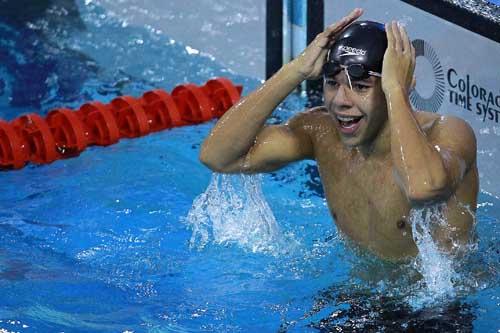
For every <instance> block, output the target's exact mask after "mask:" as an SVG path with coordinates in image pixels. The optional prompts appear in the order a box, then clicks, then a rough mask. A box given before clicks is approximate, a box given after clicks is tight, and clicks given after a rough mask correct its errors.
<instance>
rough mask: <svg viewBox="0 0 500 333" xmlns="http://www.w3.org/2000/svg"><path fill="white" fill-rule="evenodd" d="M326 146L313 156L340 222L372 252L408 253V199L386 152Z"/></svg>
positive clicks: (329, 200)
mask: <svg viewBox="0 0 500 333" xmlns="http://www.w3.org/2000/svg"><path fill="white" fill-rule="evenodd" d="M324 150H325V151H324V153H321V151H318V152H320V154H318V155H317V156H316V160H317V162H318V168H319V171H320V176H321V181H322V183H323V187H324V190H325V196H326V199H327V201H328V206H329V209H330V211H331V213H332V215H333V217H334V218H335V221H336V224H337V226H338V228H339V229H340V230H341V231H342V232H343V233H345V234H347V235H348V236H349V237H351V238H352V239H354V240H356V241H358V242H360V243H363V244H364V245H366V246H368V247H369V248H372V249H373V250H375V251H376V252H380V253H383V254H384V253H385V254H390V253H393V252H400V251H404V252H408V254H411V253H412V252H413V251H414V250H415V249H414V242H413V239H412V237H411V226H410V223H409V219H408V216H409V211H410V204H409V202H408V200H407V198H406V196H405V194H404V193H403V192H402V190H401V189H400V187H399V186H398V184H397V183H396V179H395V178H394V174H393V167H392V163H391V160H390V156H387V158H370V159H365V158H363V157H362V156H361V155H360V154H359V153H356V152H355V151H349V150H342V151H341V152H340V153H339V151H338V150H336V151H335V154H328V150H329V149H328V148H325V149H324Z"/></svg>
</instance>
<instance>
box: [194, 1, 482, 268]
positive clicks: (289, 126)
mask: <svg viewBox="0 0 500 333" xmlns="http://www.w3.org/2000/svg"><path fill="white" fill-rule="evenodd" d="M361 15H362V9H355V10H354V11H352V12H351V13H350V14H349V15H347V16H346V17H344V18H343V19H342V20H340V21H339V22H337V23H335V24H332V25H331V26H329V27H327V28H326V29H325V31H323V32H322V33H320V34H319V35H318V36H317V37H316V38H315V39H314V41H313V42H312V43H311V44H310V45H309V46H308V47H307V48H306V49H305V50H304V52H303V53H302V54H301V55H300V56H299V57H297V58H296V59H295V60H293V61H291V62H290V63H288V64H286V65H284V66H283V67H282V68H281V69H280V70H279V71H278V72H277V73H276V74H275V75H274V76H272V77H271V78H270V79H269V80H267V81H266V82H265V83H264V84H263V85H262V86H261V87H260V88H258V89H257V90H255V91H254V92H252V93H251V94H250V95H248V96H247V97H246V98H244V99H243V100H242V101H240V102H239V103H238V104H236V105H234V106H233V107H232V108H231V109H230V110H229V111H228V112H227V113H226V114H225V115H224V116H223V117H222V118H221V119H220V120H219V121H218V122H217V124H216V125H215V127H214V128H213V129H212V131H211V133H210V135H209V136H208V137H207V138H206V140H205V141H204V143H203V146H202V149H201V153H200V160H201V161H202V162H203V163H204V164H205V165H207V166H208V167H209V168H210V169H212V170H214V171H216V172H221V173H248V174H251V173H259V172H269V171H273V170H276V169H279V168H281V167H283V166H285V165H287V164H288V163H291V162H294V161H299V160H304V159H311V160H316V162H317V165H318V169H319V172H320V176H321V182H322V184H323V188H324V190H325V196H326V199H327V202H328V207H329V209H330V212H331V214H332V216H335V222H336V224H337V226H338V229H339V230H340V231H341V232H342V233H343V234H345V235H347V236H348V237H349V238H350V239H352V240H354V241H355V243H357V244H358V245H360V246H361V247H363V248H366V249H369V250H370V251H372V252H373V253H375V254H377V255H379V256H381V257H383V258H387V259H393V260H398V259H402V258H407V257H413V256H415V255H416V254H417V253H418V249H417V246H416V244H415V242H414V240H413V238H412V231H411V223H410V221H409V214H410V209H411V208H413V207H421V206H423V205H428V204H432V203H437V202H444V203H445V207H446V208H445V211H444V214H445V216H446V219H447V223H446V225H443V224H441V223H436V225H435V226H433V228H434V230H433V233H434V235H433V236H434V238H435V239H436V241H437V243H438V246H439V247H440V248H441V249H442V250H445V251H449V252H453V253H455V251H457V252H458V249H460V248H465V247H464V246H463V245H465V244H468V243H469V242H470V241H471V238H472V237H473V236H472V235H473V223H474V213H475V209H476V203H477V195H478V188H479V183H478V171H477V166H476V139H475V136H474V132H473V130H472V129H471V127H470V126H469V125H468V124H467V123H466V122H465V121H463V120H461V119H459V118H456V117H451V116H441V115H438V114H434V113H430V112H424V111H418V112H416V111H414V110H412V108H411V105H410V102H409V97H408V96H409V92H410V90H411V88H412V84H413V83H412V82H413V74H414V68H415V50H414V48H413V46H412V45H411V42H410V39H409V37H408V35H407V33H406V30H405V28H404V27H402V26H401V25H399V24H398V23H396V22H390V23H388V24H385V25H383V24H380V23H376V22H371V21H356V20H357V19H358V18H359V17H360V16H361ZM321 76H323V78H324V86H323V94H324V96H323V97H324V105H323V106H321V107H317V108H313V109H310V110H306V111H304V112H301V113H298V114H297V115H295V116H293V117H292V118H291V119H289V120H288V121H287V123H286V124H282V125H266V124H265V121H266V119H267V118H268V117H269V116H270V115H271V114H272V112H273V110H274V109H275V108H276V107H277V106H278V104H279V103H280V102H281V101H283V99H284V98H285V97H286V96H287V95H288V94H290V93H291V92H292V91H293V90H294V89H295V88H296V87H297V86H298V85H299V84H300V83H301V82H302V81H303V80H308V79H317V78H320V77H321Z"/></svg>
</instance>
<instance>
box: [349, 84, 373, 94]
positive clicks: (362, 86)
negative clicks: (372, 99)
mask: <svg viewBox="0 0 500 333" xmlns="http://www.w3.org/2000/svg"><path fill="white" fill-rule="evenodd" d="M352 87H353V89H354V90H356V91H360V92H365V91H367V90H368V89H369V88H370V86H368V85H366V84H362V83H354V84H353V85H352Z"/></svg>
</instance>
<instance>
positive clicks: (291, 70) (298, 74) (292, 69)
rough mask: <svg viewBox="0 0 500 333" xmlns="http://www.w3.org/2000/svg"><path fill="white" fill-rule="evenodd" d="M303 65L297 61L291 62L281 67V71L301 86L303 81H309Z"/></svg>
mask: <svg viewBox="0 0 500 333" xmlns="http://www.w3.org/2000/svg"><path fill="white" fill-rule="evenodd" d="M302 69H303V65H302V64H301V63H300V61H297V59H294V60H292V61H290V62H289V63H287V64H285V65H284V66H283V67H281V70H280V71H283V72H285V73H287V76H290V78H292V79H293V80H295V81H296V82H297V84H300V83H301V82H302V81H304V80H306V79H307V74H305V73H304V72H303V70H302Z"/></svg>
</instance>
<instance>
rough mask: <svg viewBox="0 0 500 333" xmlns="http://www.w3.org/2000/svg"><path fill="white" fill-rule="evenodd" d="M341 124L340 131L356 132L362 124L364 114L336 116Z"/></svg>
mask: <svg viewBox="0 0 500 333" xmlns="http://www.w3.org/2000/svg"><path fill="white" fill-rule="evenodd" d="M335 117H336V118H337V120H338V122H339V125H340V131H341V132H342V133H345V134H354V132H356V131H357V130H358V128H359V126H360V121H361V119H363V116H341V115H336V116H335Z"/></svg>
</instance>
